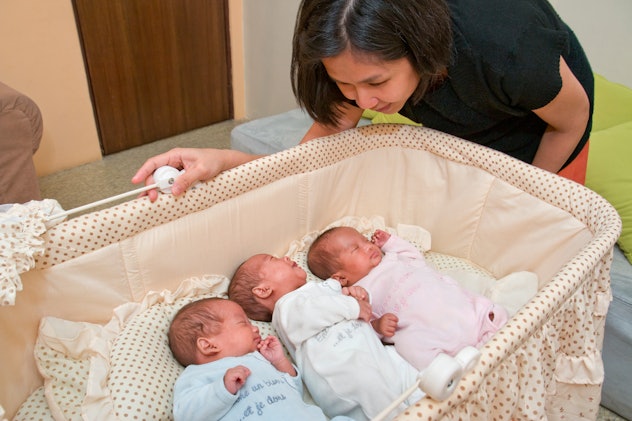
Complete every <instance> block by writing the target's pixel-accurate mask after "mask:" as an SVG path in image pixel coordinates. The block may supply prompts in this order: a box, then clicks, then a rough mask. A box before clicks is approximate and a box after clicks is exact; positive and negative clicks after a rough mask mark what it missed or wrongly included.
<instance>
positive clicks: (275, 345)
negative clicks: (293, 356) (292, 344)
mask: <svg viewBox="0 0 632 421" xmlns="http://www.w3.org/2000/svg"><path fill="white" fill-rule="evenodd" d="M257 348H259V352H260V353H261V355H263V356H264V357H265V359H266V360H268V361H270V363H271V364H272V365H273V366H274V368H276V369H277V370H279V371H282V372H284V373H287V374H289V375H290V376H292V377H294V376H296V374H297V373H296V370H295V369H294V366H293V365H292V363H291V362H290V360H289V359H288V358H287V357H286V356H285V354H284V353H283V348H282V346H281V342H279V340H278V339H277V337H276V336H268V337H267V338H265V339H264V340H262V341H261V342H259V345H257Z"/></svg>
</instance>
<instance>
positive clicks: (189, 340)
mask: <svg viewBox="0 0 632 421" xmlns="http://www.w3.org/2000/svg"><path fill="white" fill-rule="evenodd" d="M168 336H169V346H170V347H171V351H172V353H173V355H174V357H175V358H176V360H177V361H178V362H179V363H180V364H182V365H183V366H185V367H186V368H185V369H184V371H183V372H182V374H181V375H180V377H179V378H178V380H177V381H176V384H175V386H174V398H173V415H174V419H175V420H176V421H177V420H187V421H191V420H211V419H214V420H219V419H226V420H233V419H234V420H239V419H244V418H247V417H249V416H253V418H257V419H265V420H281V419H301V420H303V419H304V420H319V421H326V420H327V417H326V416H325V414H324V413H323V412H322V410H321V409H320V408H318V407H317V406H314V405H308V404H307V403H305V402H304V401H303V385H302V382H301V378H300V376H299V375H298V373H297V371H296V369H295V368H294V366H293V365H292V363H291V362H290V360H288V358H287V357H286V356H285V354H284V353H283V348H282V346H281V343H280V342H279V340H278V339H277V338H275V337H274V336H268V337H267V338H265V339H261V336H260V335H259V329H258V328H257V327H256V326H253V325H252V324H251V323H250V320H248V317H247V316H246V313H244V310H243V309H242V308H241V307H240V306H239V304H237V303H235V302H233V301H230V300H226V299H222V298H207V299H202V300H198V301H193V302H191V303H189V304H187V305H185V306H184V307H182V309H180V311H178V313H177V314H176V316H175V317H174V319H173V321H172V323H171V326H170V327H169V333H168ZM335 419H336V420H337V421H338V420H340V421H342V420H349V418H346V417H338V418H335Z"/></svg>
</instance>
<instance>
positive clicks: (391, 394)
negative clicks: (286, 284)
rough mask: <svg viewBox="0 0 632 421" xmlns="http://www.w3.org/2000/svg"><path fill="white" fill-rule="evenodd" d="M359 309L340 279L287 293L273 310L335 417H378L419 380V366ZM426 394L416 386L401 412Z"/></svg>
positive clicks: (310, 385) (311, 386)
mask: <svg viewBox="0 0 632 421" xmlns="http://www.w3.org/2000/svg"><path fill="white" fill-rule="evenodd" d="M359 313H360V306H359V304H358V302H357V301H356V300H355V299H354V298H351V297H348V296H345V295H343V294H342V291H341V287H340V284H339V283H338V282H336V281H324V282H308V283H307V284H306V285H305V286H303V287H301V288H299V289H297V290H296V291H293V292H291V293H288V294H286V295H285V296H283V297H282V298H281V299H279V300H278V301H277V303H276V306H275V308H274V312H273V314H272V325H273V327H274V328H275V329H276V331H277V334H278V335H279V339H281V341H282V342H283V343H284V344H285V346H286V347H287V349H288V350H289V352H290V354H291V356H292V358H293V359H294V361H295V362H296V364H297V366H298V368H299V370H300V372H301V373H302V375H303V381H304V382H305V385H306V386H307V389H308V390H309V392H310V394H311V395H312V397H313V399H314V401H315V402H316V403H317V404H318V406H320V407H321V408H322V410H323V411H324V412H325V414H326V415H327V416H329V417H332V416H335V415H346V416H348V417H351V418H354V419H356V420H359V421H360V420H367V419H370V418H373V417H375V416H376V415H378V414H379V413H380V412H381V411H382V410H383V409H384V408H386V407H387V406H388V405H389V404H391V403H392V402H393V401H394V400H395V399H397V398H398V397H399V396H400V395H402V394H403V393H404V392H405V391H406V390H407V389H408V388H409V387H410V386H412V385H413V384H414V383H415V382H416V380H417V370H415V369H414V368H413V367H412V366H411V365H410V364H409V363H407V362H406V361H405V360H404V359H403V358H402V357H401V356H400V355H399V354H398V353H397V352H396V351H395V349H394V348H393V347H392V346H384V345H383V344H382V343H381V342H380V340H379V338H378V337H377V335H376V334H375V332H374V331H373V328H372V327H371V325H370V324H369V323H367V322H364V321H362V320H358V315H359ZM423 396H424V394H423V393H422V392H421V391H416V392H415V393H413V394H412V395H411V396H410V397H409V398H408V399H407V400H406V401H404V403H403V404H401V405H400V407H399V408H398V411H401V410H403V409H405V408H406V407H407V406H409V405H410V404H412V403H414V402H416V401H417V400H419V399H421V398H422V397H423Z"/></svg>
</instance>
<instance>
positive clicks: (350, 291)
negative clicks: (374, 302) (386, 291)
mask: <svg viewBox="0 0 632 421" xmlns="http://www.w3.org/2000/svg"><path fill="white" fill-rule="evenodd" d="M342 293H343V294H344V295H348V296H349V297H353V298H355V299H356V301H357V302H358V304H359V305H360V314H359V315H358V319H361V320H364V321H366V322H368V321H370V320H371V316H372V311H373V309H372V308H371V302H370V301H369V293H368V292H367V291H366V289H364V288H363V287H361V286H356V285H352V286H350V287H344V288H342Z"/></svg>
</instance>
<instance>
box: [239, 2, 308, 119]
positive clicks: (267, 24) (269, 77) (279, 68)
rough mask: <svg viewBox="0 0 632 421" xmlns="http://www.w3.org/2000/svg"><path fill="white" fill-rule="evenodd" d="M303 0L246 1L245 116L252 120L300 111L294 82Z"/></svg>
mask: <svg viewBox="0 0 632 421" xmlns="http://www.w3.org/2000/svg"><path fill="white" fill-rule="evenodd" d="M298 4H299V0H243V11H244V18H243V19H244V20H243V26H244V51H245V57H244V78H245V87H244V88H245V96H246V98H245V114H246V117H247V118H249V119H254V118H259V117H264V116H269V115H273V114H278V113H281V112H284V111H288V110H291V109H293V108H296V107H297V105H296V100H295V99H294V95H293V94H292V85H291V82H290V62H291V56H292V34H293V32H294V21H295V20H296V13H297V11H298Z"/></svg>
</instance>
